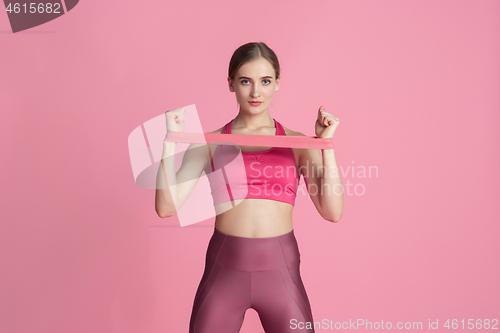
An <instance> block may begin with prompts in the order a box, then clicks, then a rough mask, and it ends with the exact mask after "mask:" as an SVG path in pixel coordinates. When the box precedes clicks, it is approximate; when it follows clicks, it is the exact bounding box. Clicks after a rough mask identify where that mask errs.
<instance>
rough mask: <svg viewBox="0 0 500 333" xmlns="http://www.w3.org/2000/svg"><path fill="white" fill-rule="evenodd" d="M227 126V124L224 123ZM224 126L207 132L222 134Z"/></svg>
mask: <svg viewBox="0 0 500 333" xmlns="http://www.w3.org/2000/svg"><path fill="white" fill-rule="evenodd" d="M224 126H225V125H224ZM224 126H222V127H221V128H218V129H216V130H215V131H212V132H207V133H212V134H222V131H223V130H224Z"/></svg>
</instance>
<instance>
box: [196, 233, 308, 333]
mask: <svg viewBox="0 0 500 333" xmlns="http://www.w3.org/2000/svg"><path fill="white" fill-rule="evenodd" d="M249 308H252V309H254V310H255V311H257V313H258V314H259V318H260V321H261V323H262V326H263V328H264V330H265V332H266V333H284V332H308V333H310V332H314V329H302V330H301V329H299V328H298V327H305V323H306V322H311V323H312V322H313V319H312V312H311V306H310V305H309V299H308V298H307V294H306V290H305V288H304V285H303V284H302V279H301V278H300V253H299V248H298V245H297V240H296V239H295V235H294V233H293V230H292V231H290V232H289V233H287V234H284V235H281V236H277V237H268V238H246V237H237V236H230V235H226V234H223V233H222V232H220V231H218V230H217V229H215V228H214V233H213V235H212V238H211V239H210V243H209V244H208V250H207V257H206V262H205V271H204V273H203V277H202V279H201V282H200V285H199V287H198V290H197V292H196V296H195V298H194V303H193V311H192V313H191V321H190V324H189V333H237V332H239V330H240V328H241V326H242V324H243V318H244V317H245V311H246V310H247V309H249ZM300 323H302V324H300ZM299 324H300V326H298V325H299Z"/></svg>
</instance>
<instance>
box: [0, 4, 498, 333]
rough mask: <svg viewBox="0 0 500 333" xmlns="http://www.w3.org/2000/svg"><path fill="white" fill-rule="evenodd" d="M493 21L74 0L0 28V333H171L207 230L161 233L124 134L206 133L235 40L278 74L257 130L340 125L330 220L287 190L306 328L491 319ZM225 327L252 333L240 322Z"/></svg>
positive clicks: (399, 11)
mask: <svg viewBox="0 0 500 333" xmlns="http://www.w3.org/2000/svg"><path fill="white" fill-rule="evenodd" d="M499 14H500V2H498V1H495V0H492V1H456V0H453V1H451V0H450V1H436V0H433V1H423V0H418V1H399V0H397V1H396V0H394V1H382V0H379V1H371V0H370V1H334V0H328V1H324V0H320V1H312V2H309V3H306V2H305V1H295V2H293V3H290V2H289V1H275V2H269V1H253V2H251V3H248V2H238V1H215V2H214V1H209V2H199V1H196V2H193V1H175V2H174V1H149V2H147V3H139V2H133V1H105V2H103V1H95V0H94V1H92V0H86V1H81V2H80V3H79V4H78V5H77V6H76V7H75V8H74V9H73V10H72V11H71V12H69V13H68V14H66V15H64V16H62V17H60V18H58V19H56V20H53V21H50V22H48V23H46V24H43V25H41V26H38V27H35V28H33V29H30V30H26V31H24V32H19V33H16V34H13V33H12V32H11V31H10V26H9V21H8V20H7V15H6V13H5V12H2V13H0V45H1V55H0V59H1V65H0V78H1V79H0V85H1V87H0V110H1V113H0V117H1V118H0V123H1V125H2V130H1V132H0V135H1V137H0V146H1V151H2V155H3V158H2V163H1V172H2V175H3V180H2V186H1V198H0V199H1V201H0V202H1V205H2V208H1V224H0V227H1V232H0V258H1V262H0V263H1V267H2V272H1V274H0V288H1V289H0V295H1V296H0V306H1V308H0V332H9V333H12V332H16V333H17V332H19V333H20V332H39V333H40V332H51V333H56V332H61V333H62V332H65V333H66V332H72V333H79V332H85V333H87V332H94V333H98V332H106V333H109V332H117V333H118V332H120V333H129V332H130V333H131V332H141V333H146V332H147V333H149V332H187V329H188V323H189V317H190V314H191V305H192V301H193V297H194V294H195V292H196V288H197V286H198V283H199V280H200V278H201V275H202V273H203V267H204V259H205V250H206V247H207V244H208V240H209V238H210V236H211V234H212V231H213V230H212V226H213V220H212V221H210V220H207V221H204V222H201V223H198V224H195V225H193V226H189V227H185V228H181V227H179V222H178V220H177V219H176V217H171V218H167V219H161V218H159V217H158V216H157V215H156V213H155V210H154V194H155V193H154V190H147V189H143V188H140V187H138V186H137V185H136V184H135V183H134V179H133V175H132V170H131V166H130V159H129V155H128V147H127V138H128V135H129V134H130V132H131V131H132V130H133V129H134V128H136V127H137V126H139V125H140V124H142V123H143V122H145V121H147V120H149V119H151V118H153V117H156V116H158V115H160V114H162V113H163V112H165V111H166V110H170V109H175V108H178V107H181V106H186V105H190V104H196V107H197V109H198V112H199V113H200V118H201V120H202V123H203V126H204V129H205V130H206V131H213V130H215V129H216V128H219V127H221V126H222V125H224V124H225V123H227V122H228V121H229V120H230V119H232V118H234V116H236V114H237V107H236V100H235V98H234V95H233V94H232V93H230V92H229V90H228V87H227V81H226V76H227V67H228V63H229V59H230V57H231V55H232V52H233V51H234V50H235V49H236V48H237V47H238V46H240V45H242V44H244V43H247V42H249V41H263V42H265V43H267V44H268V45H269V46H270V47H271V48H272V49H273V50H274V51H275V52H276V53H277V55H278V57H279V59H280V62H281V66H282V81H281V86H280V90H279V91H278V92H277V93H276V94H275V98H274V101H273V104H272V106H271V109H270V113H271V115H272V116H273V117H275V118H276V119H277V120H278V121H280V122H281V123H282V124H283V125H284V126H286V127H288V128H291V129H293V130H296V131H300V132H302V133H304V134H306V135H309V136H313V135H314V121H315V116H316V112H317V110H318V108H319V107H320V106H321V105H324V106H325V107H326V110H327V112H330V113H332V114H333V115H335V116H337V117H338V118H339V119H340V125H339V128H338V130H337V133H335V137H334V145H335V152H336V158H337V162H338V165H339V167H340V168H341V175H342V181H343V184H344V187H345V193H344V200H345V207H344V208H345V212H344V216H343V218H342V219H341V221H340V222H339V223H337V224H332V223H330V222H327V221H325V220H322V218H321V216H320V215H319V214H318V212H317V211H316V210H315V208H314V205H313V204H312V202H311V201H310V200H309V199H308V198H307V197H306V196H305V195H303V194H302V195H299V196H298V197H297V201H296V206H295V210H294V216H293V217H294V223H295V224H294V226H295V231H296V237H297V239H298V242H299V248H300V251H301V254H302V268H301V271H302V278H303V280H304V284H305V286H306V290H307V292H308V295H309V299H310V301H311V305H312V310H313V315H314V319H315V320H316V321H322V320H324V319H326V320H332V321H333V322H334V323H335V322H339V323H343V322H349V321H351V322H352V321H356V320H360V319H362V320H367V321H370V322H372V323H376V322H378V323H380V322H381V321H383V322H384V323H386V322H391V323H392V324H393V325H396V324H397V322H402V323H406V322H422V323H423V329H422V330H419V331H428V330H429V329H428V324H429V320H430V321H431V322H435V321H438V325H439V329H438V330H439V331H450V330H448V329H446V328H445V327H444V324H445V322H446V320H447V319H457V320H458V321H460V320H462V319H465V321H466V323H467V319H471V318H472V319H474V322H476V320H477V319H481V320H485V319H490V320H491V319H500V303H499V302H498V299H499V297H500V284H499V283H498V281H499V280H500V266H499V265H498V262H499V254H500V242H499V240H500V225H499V218H500V210H499V208H498V187H499V185H500V181H499V180H500V176H499V173H498V170H499V169H500V156H499V154H498V152H499V148H500V147H499V146H500V144H499V143H500V140H499V134H498V123H499V121H500V112H499V107H500V97H499V94H498V92H499V91H500V63H499V62H498V59H500V20H499ZM369 167H372V171H371V172H372V173H371V174H370V173H368V168H369ZM363 169H364V170H366V173H363V172H362V171H363ZM303 182H304V180H303V179H301V184H303ZM499 326H500V323H499V324H498V325H497V327H499ZM359 329H360V330H369V331H371V330H374V329H365V326H361V327H359ZM326 331H328V330H326ZM433 331H436V330H433ZM455 331H457V330H455ZM469 331H474V330H469ZM479 331H482V330H479ZM241 332H246V333H248V332H263V330H262V328H261V326H260V322H259V319H258V316H257V313H256V312H255V311H253V310H249V311H247V314H246V318H245V322H244V324H243V327H242V330H241Z"/></svg>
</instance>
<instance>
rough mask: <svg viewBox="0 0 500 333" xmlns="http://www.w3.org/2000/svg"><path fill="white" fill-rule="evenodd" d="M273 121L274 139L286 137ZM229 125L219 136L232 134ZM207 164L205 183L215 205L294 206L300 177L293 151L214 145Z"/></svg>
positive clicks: (282, 129)
mask: <svg viewBox="0 0 500 333" xmlns="http://www.w3.org/2000/svg"><path fill="white" fill-rule="evenodd" d="M273 120H274V124H275V127H276V135H286V132H285V129H284V128H283V126H282V125H281V124H280V123H279V122H277V121H276V119H274V118H273ZM232 122H233V120H231V121H230V122H229V123H227V124H226V125H225V126H224V128H223V130H222V133H221V134H231V125H232ZM240 153H241V155H240ZM241 157H242V158H241ZM238 161H240V163H238ZM241 161H242V162H243V163H242V162H241ZM210 162H211V168H212V172H211V173H210V174H209V175H208V179H209V182H210V188H211V191H212V197H213V200H214V205H217V204H219V203H222V202H227V201H233V200H236V199H268V200H276V201H281V202H286V203H289V204H292V205H294V204H295V197H296V196H297V188H298V186H299V181H300V175H299V171H298V169H297V165H296V163H295V155H294V153H293V149H292V148H281V147H273V148H271V149H267V150H263V151H242V150H240V149H238V148H237V147H235V146H234V145H217V148H216V149H215V152H214V154H213V158H212V156H211V160H210ZM245 175H246V177H245Z"/></svg>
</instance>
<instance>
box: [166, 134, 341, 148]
mask: <svg viewBox="0 0 500 333" xmlns="http://www.w3.org/2000/svg"><path fill="white" fill-rule="evenodd" d="M165 141H169V142H184V143H209V142H210V143H212V144H221V145H238V146H256V147H284V148H318V149H333V139H320V138H318V137H312V136H290V135H243V134H216V133H186V132H172V131H170V132H167V135H166V136H165Z"/></svg>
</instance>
